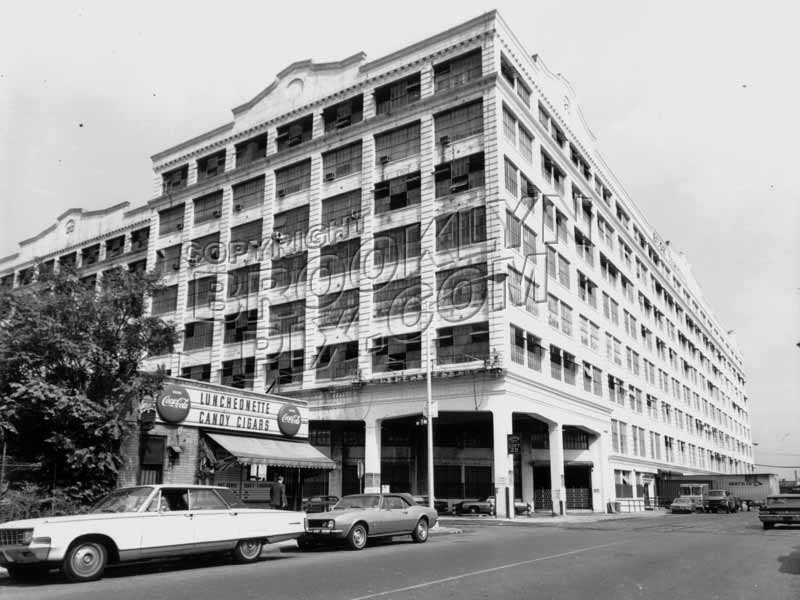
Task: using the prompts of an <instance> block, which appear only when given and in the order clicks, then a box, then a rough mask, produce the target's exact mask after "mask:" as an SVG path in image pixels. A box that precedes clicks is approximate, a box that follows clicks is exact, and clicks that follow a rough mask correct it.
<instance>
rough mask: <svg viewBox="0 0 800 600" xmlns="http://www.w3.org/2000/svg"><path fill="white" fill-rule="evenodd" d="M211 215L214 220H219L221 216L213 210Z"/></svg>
mask: <svg viewBox="0 0 800 600" xmlns="http://www.w3.org/2000/svg"><path fill="white" fill-rule="evenodd" d="M211 215H212V216H213V217H214V218H215V219H219V218H220V217H221V216H222V213H221V212H220V211H218V210H215V211H214V212H213V213H211Z"/></svg>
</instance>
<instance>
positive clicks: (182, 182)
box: [161, 165, 189, 194]
mask: <svg viewBox="0 0 800 600" xmlns="http://www.w3.org/2000/svg"><path fill="white" fill-rule="evenodd" d="M188 181H189V165H183V166H182V167H178V168H177V169H172V170H171V171H167V172H166V173H164V174H162V175H161V189H162V193H164V194H169V193H170V192H174V191H177V190H181V189H183V188H185V187H186V185H187V183H188Z"/></svg>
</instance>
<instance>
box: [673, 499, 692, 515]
mask: <svg viewBox="0 0 800 600" xmlns="http://www.w3.org/2000/svg"><path fill="white" fill-rule="evenodd" d="M669 509H670V511H671V512H673V513H693V512H695V511H696V510H697V509H698V507H697V502H696V501H695V499H694V498H690V497H689V496H679V497H678V498H675V500H673V501H672V504H670V505H669Z"/></svg>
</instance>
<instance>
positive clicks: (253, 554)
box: [233, 540, 264, 563]
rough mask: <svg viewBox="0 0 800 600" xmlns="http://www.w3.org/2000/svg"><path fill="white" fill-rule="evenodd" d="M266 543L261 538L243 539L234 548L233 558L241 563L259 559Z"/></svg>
mask: <svg viewBox="0 0 800 600" xmlns="http://www.w3.org/2000/svg"><path fill="white" fill-rule="evenodd" d="M263 547H264V544H263V543H262V542H261V540H241V541H240V542H239V543H238V544H236V548H234V549H233V558H234V560H235V561H236V562H239V563H250V562H255V561H257V560H258V557H259V556H261V549H262V548H263Z"/></svg>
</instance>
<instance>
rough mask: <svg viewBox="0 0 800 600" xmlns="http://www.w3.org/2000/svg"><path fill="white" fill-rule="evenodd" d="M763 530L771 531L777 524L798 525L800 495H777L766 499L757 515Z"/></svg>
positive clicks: (799, 519)
mask: <svg viewBox="0 0 800 600" xmlns="http://www.w3.org/2000/svg"><path fill="white" fill-rule="evenodd" d="M758 518H759V519H760V520H761V524H762V525H763V526H764V529H772V528H773V527H775V525H777V524H778V523H783V524H785V525H800V494H777V495H775V496H769V497H767V501H766V504H765V505H764V506H763V507H762V508H761V510H760V511H759V513H758Z"/></svg>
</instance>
